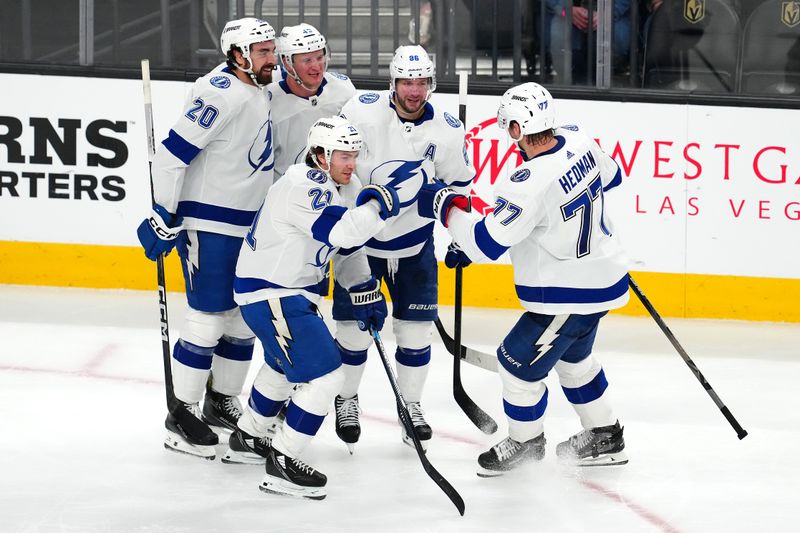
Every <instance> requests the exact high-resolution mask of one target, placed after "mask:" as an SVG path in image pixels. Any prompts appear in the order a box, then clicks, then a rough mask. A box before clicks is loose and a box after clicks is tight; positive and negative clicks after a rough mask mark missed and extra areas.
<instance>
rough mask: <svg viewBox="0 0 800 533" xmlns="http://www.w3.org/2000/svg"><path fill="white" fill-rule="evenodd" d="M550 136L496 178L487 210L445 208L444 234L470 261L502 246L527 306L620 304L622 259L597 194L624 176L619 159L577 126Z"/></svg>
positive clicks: (549, 309)
mask: <svg viewBox="0 0 800 533" xmlns="http://www.w3.org/2000/svg"><path fill="white" fill-rule="evenodd" d="M555 138H556V141H557V143H558V144H557V145H556V146H555V147H554V148H553V149H551V150H549V151H547V152H545V153H543V154H540V155H538V156H536V157H534V158H533V159H532V160H531V161H528V162H526V163H523V164H522V165H521V166H520V167H519V168H518V169H517V171H516V172H514V173H513V174H512V175H511V176H508V177H505V178H501V179H499V180H498V181H497V183H496V184H495V188H494V193H495V198H496V202H495V208H494V212H493V213H491V214H489V215H487V216H486V217H485V218H477V217H476V216H475V215H473V214H471V213H470V214H468V213H464V212H463V211H460V210H453V211H451V215H450V218H449V221H448V222H449V230H450V233H451V234H452V236H453V238H454V239H455V241H456V242H457V243H458V244H459V245H460V246H461V248H462V249H463V250H464V252H465V253H466V254H467V256H469V258H470V259H472V260H473V261H476V262H485V261H489V260H496V259H497V258H498V257H500V256H501V255H502V254H503V252H505V251H506V250H507V249H508V251H509V255H510V256H511V263H512V265H513V267H514V283H515V285H516V291H517V296H518V297H519V299H520V302H521V303H522V306H523V307H524V308H525V309H527V310H528V311H533V312H536V313H542V314H547V315H557V314H567V313H576V314H590V313H596V312H600V311H606V310H609V309H614V308H617V307H622V306H623V305H625V303H626V302H627V301H628V268H627V259H626V257H625V256H624V254H623V252H622V249H621V247H620V243H619V239H618V238H617V237H615V236H614V233H613V228H612V225H611V223H610V221H609V220H608V215H607V214H606V213H604V206H603V194H604V193H605V192H606V191H608V190H609V189H611V188H613V187H615V186H617V185H619V184H620V183H621V181H622V174H621V173H620V169H619V166H618V165H617V164H616V162H615V161H614V160H613V159H612V158H611V157H610V156H609V155H607V154H606V153H604V152H603V151H602V150H600V147H599V146H598V145H597V143H596V142H595V141H594V140H592V139H590V138H589V137H587V136H586V135H584V134H583V133H581V132H579V131H578V128H577V127H576V126H563V127H560V128H557V129H556V136H555Z"/></svg>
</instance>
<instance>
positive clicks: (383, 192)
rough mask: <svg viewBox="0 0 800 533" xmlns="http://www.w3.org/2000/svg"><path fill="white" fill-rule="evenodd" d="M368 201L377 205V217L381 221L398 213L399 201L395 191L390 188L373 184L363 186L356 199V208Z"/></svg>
mask: <svg viewBox="0 0 800 533" xmlns="http://www.w3.org/2000/svg"><path fill="white" fill-rule="evenodd" d="M369 201H373V202H376V203H377V204H378V209H380V211H379V215H380V217H381V218H382V219H383V220H386V219H387V218H389V217H393V216H395V215H397V213H399V212H400V200H398V199H397V191H395V190H394V189H393V188H392V187H388V186H384V185H373V184H370V185H365V186H364V188H363V189H361V191H360V192H359V193H358V196H357V197H356V206H359V205H363V204H365V203H367V202H369Z"/></svg>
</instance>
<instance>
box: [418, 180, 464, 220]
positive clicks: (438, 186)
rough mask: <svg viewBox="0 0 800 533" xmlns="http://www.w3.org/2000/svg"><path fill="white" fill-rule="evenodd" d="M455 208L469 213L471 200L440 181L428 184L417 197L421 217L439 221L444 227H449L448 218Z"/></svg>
mask: <svg viewBox="0 0 800 533" xmlns="http://www.w3.org/2000/svg"><path fill="white" fill-rule="evenodd" d="M453 207H457V208H459V209H461V210H462V211H469V210H470V200H469V198H468V197H467V196H464V195H463V194H459V193H457V192H456V191H454V190H453V189H451V188H450V187H448V186H447V185H446V184H445V183H444V182H442V181H440V180H434V181H433V182H432V183H426V184H424V185H423V186H422V188H421V189H420V190H419V195H418V196H417V212H418V213H419V216H421V217H425V218H435V219H438V220H439V221H440V222H441V223H442V225H443V226H444V227H447V216H448V215H449V214H450V209H452V208H453Z"/></svg>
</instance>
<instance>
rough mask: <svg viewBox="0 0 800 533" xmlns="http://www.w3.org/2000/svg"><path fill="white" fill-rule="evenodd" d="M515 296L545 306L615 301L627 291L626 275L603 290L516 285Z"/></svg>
mask: <svg viewBox="0 0 800 533" xmlns="http://www.w3.org/2000/svg"><path fill="white" fill-rule="evenodd" d="M516 289H517V296H518V297H519V299H520V300H522V301H524V302H539V303H547V304H592V303H601V302H610V301H611V300H616V299H617V298H619V297H620V296H622V295H624V294H625V293H626V292H627V291H628V274H625V275H624V276H622V278H621V279H620V280H619V281H618V282H616V283H615V284H613V285H611V286H610V287H604V288H591V289H587V288H578V287H528V286H526V285H517V286H516Z"/></svg>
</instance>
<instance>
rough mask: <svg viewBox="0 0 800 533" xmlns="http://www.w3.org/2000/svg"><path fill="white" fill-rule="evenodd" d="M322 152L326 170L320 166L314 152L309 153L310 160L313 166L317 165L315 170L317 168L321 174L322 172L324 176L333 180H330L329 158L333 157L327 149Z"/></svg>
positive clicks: (331, 152) (331, 151)
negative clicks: (326, 165) (326, 163)
mask: <svg viewBox="0 0 800 533" xmlns="http://www.w3.org/2000/svg"><path fill="white" fill-rule="evenodd" d="M324 150H325V159H326V160H327V162H328V168H325V167H323V166H322V163H320V162H319V159H317V154H315V153H314V152H311V159H312V160H313V161H314V164H315V165H317V168H319V169H320V170H321V171H322V172H324V173H325V175H326V176H328V178H330V179H333V178H331V156H332V155H333V150H330V151H329V150H328V149H327V148H324Z"/></svg>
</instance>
